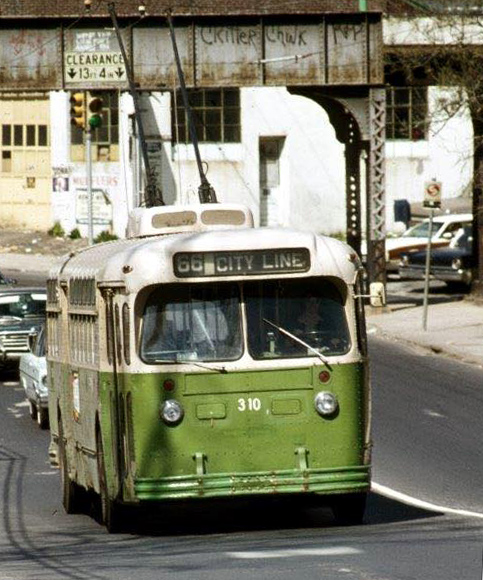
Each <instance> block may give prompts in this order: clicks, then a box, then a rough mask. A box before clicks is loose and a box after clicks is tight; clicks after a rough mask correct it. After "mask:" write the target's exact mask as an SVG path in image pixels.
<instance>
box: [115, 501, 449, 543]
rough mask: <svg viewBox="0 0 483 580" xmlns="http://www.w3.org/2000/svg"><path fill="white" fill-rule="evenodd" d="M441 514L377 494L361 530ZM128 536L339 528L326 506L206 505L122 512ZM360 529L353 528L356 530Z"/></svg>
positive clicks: (293, 503) (268, 503)
mask: <svg viewBox="0 0 483 580" xmlns="http://www.w3.org/2000/svg"><path fill="white" fill-rule="evenodd" d="M441 515H443V514H441V513H436V512H432V511H427V510H423V509H419V508H416V507H412V506H408V505H406V504H403V503H400V502H397V501H395V500H391V499H388V498H386V497H383V496H381V495H379V494H376V493H371V494H370V495H369V500H368V505H367V510H366V517H365V524H366V526H376V525H380V524H388V523H398V522H408V521H414V520H419V519H424V518H435V517H437V516H441ZM126 521H127V522H129V525H128V526H127V528H126V530H125V531H126V532H128V533H133V534H139V535H148V536H149V535H154V536H178V535H179V536H183V535H192V534H196V535H204V534H229V533H237V532H254V531H257V532H258V531H268V530H294V529H307V528H327V529H328V530H330V529H331V528H335V527H337V524H336V522H335V521H334V518H333V516H332V512H331V510H330V507H329V506H328V505H323V504H322V503H321V504H320V505H313V504H308V503H307V502H306V501H304V502H303V501H297V500H293V499H272V498H269V499H260V500H258V499H251V500H237V501H233V500H230V501H228V502H223V501H208V502H207V503H204V502H203V503H200V504H199V505H196V504H195V505H193V504H191V505H186V504H185V505H176V506H174V505H171V506H168V507H159V508H157V509H156V510H153V509H152V508H151V509H150V510H149V511H148V510H139V511H138V510H133V511H131V510H129V511H126ZM357 527H358V526H354V529H356V528H357Z"/></svg>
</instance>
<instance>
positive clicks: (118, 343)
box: [114, 304, 122, 362]
mask: <svg viewBox="0 0 483 580" xmlns="http://www.w3.org/2000/svg"><path fill="white" fill-rule="evenodd" d="M114 323H115V325H116V330H115V335H116V336H115V337H114V340H115V341H116V354H117V360H118V361H119V362H122V344H121V341H122V336H121V320H120V316H119V305H118V304H116V305H115V306H114Z"/></svg>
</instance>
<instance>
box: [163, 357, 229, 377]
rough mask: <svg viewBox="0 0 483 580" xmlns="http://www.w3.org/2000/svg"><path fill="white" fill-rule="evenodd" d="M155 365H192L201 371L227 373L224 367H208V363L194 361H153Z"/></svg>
mask: <svg viewBox="0 0 483 580" xmlns="http://www.w3.org/2000/svg"><path fill="white" fill-rule="evenodd" d="M154 362H156V363H159V364H172V365H194V366H196V367H200V368H202V369H208V370H210V371H217V372H218V373H222V374H223V373H227V372H228V371H227V370H226V367H218V366H213V365H210V364H208V363H201V362H196V361H194V360H166V359H164V360H162V359H159V360H156V361H154Z"/></svg>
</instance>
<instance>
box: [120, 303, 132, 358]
mask: <svg viewBox="0 0 483 580" xmlns="http://www.w3.org/2000/svg"><path fill="white" fill-rule="evenodd" d="M129 315H130V312H129V306H128V305H127V304H123V305H122V339H123V340H122V343H123V347H124V360H125V361H126V364H128V365H130V364H131V348H130V344H129V334H130V332H131V324H130V318H129Z"/></svg>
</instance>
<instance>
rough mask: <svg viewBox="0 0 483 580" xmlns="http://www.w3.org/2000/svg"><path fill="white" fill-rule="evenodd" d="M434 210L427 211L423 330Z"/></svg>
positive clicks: (426, 322) (427, 294)
mask: <svg viewBox="0 0 483 580" xmlns="http://www.w3.org/2000/svg"><path fill="white" fill-rule="evenodd" d="M433 216H434V210H433V209H430V211H429V233H428V245H427V246H426V268H425V271H424V300H423V330H427V328H428V298H429V273H430V268H431V236H432V235H433Z"/></svg>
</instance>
